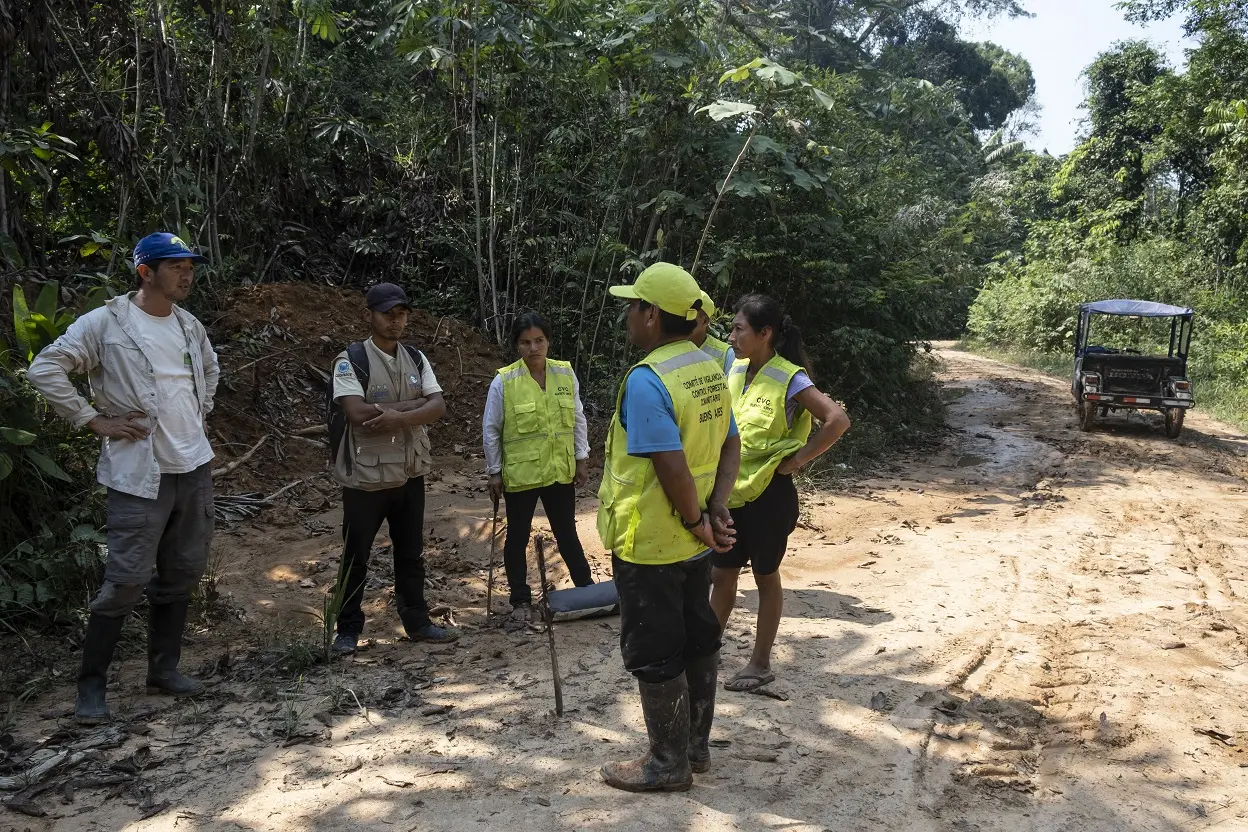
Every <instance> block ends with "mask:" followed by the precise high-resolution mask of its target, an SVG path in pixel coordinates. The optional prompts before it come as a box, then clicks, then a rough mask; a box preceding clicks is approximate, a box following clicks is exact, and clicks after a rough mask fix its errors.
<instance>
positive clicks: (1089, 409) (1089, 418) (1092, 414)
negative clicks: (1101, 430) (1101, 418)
mask: <svg viewBox="0 0 1248 832" xmlns="http://www.w3.org/2000/svg"><path fill="white" fill-rule="evenodd" d="M1095 425H1096V402H1080V403H1079V429H1080V430H1092V428H1093V427H1094V426H1095Z"/></svg>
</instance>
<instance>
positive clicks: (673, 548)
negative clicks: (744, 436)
mask: <svg viewBox="0 0 1248 832" xmlns="http://www.w3.org/2000/svg"><path fill="white" fill-rule="evenodd" d="M642 366H645V367H649V368H650V369H652V370H654V372H655V373H656V374H657V375H658V377H659V380H660V381H662V382H663V386H664V387H666V388H667V392H668V395H670V396H671V397H672V404H673V406H674V407H675V410H676V425H677V427H678V428H679V429H680V442H681V445H682V447H683V450H684V452H685V461H686V462H688V464H689V471H690V472H691V473H692V474H693V482H694V485H695V486H696V487H697V491H698V506H699V507H700V508H702V509H705V508H706V501H707V499H708V498H709V497H710V496H711V491H712V489H713V488H714V486H715V471H716V469H717V468H718V467H719V453H720V450H721V449H722V448H723V445H724V440H725V439H726V438H727V437H728V425H729V418H730V412H731V408H732V403H731V401H730V400H729V398H728V384H727V382H726V381H725V379H724V374H723V372H722V371H721V370H720V369H719V366H718V365H716V363H715V360H714V359H713V358H711V357H710V356H708V355H707V354H706V353H704V352H702V350H700V349H698V348H697V347H695V346H694V345H693V342H692V341H677V342H675V343H671V344H666V345H664V346H662V347H659V348H658V349H656V350H655V351H654V352H652V353H650V354H649V355H647V356H646V357H645V358H644V359H642V360H641V362H640V363H638V364H637V365H636V366H634V367H633V368H632V370H629V372H630V373H632V372H633V370H636V369H637V367H642ZM627 381H628V379H627V376H626V377H625V382H627ZM623 399H624V384H620V392H619V395H618V396H617V397H616V400H615V416H614V417H613V418H612V419H611V431H610V433H609V434H608V435H607V458H606V468H605V470H604V471H603V474H602V487H601V488H600V489H599V490H598V499H599V501H600V502H599V506H598V535H599V536H600V537H601V538H602V543H603V545H604V546H606V547H607V548H608V549H610V550H611V551H612V552H613V553H614V554H615V555H616V557H618V558H620V559H621V560H626V561H629V562H630V563H641V564H650V565H662V564H667V563H678V562H680V561H682V560H688V559H689V558H691V557H693V556H694V555H696V554H698V553H699V552H701V551H703V550H705V549H706V544H705V543H703V542H702V541H700V540H698V539H697V538H696V537H695V536H694V535H693V533H692V532H690V531H688V530H686V529H685V524H684V518H682V517H681V516H680V512H679V511H677V510H676V507H675V506H673V505H672V503H671V501H670V500H669V499H668V498H667V493H666V492H665V491H664V490H663V486H662V484H660V483H659V479H658V477H657V476H656V475H655V473H654V464H653V463H652V462H651V461H650V459H649V458H648V457H637V456H629V454H628V435H627V434H626V433H625V430H624V427H623V426H622V425H621V424H620V403H621V402H622V401H623Z"/></svg>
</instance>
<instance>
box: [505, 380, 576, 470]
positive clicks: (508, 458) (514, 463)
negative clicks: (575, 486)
mask: <svg viewBox="0 0 1248 832" xmlns="http://www.w3.org/2000/svg"><path fill="white" fill-rule="evenodd" d="M498 374H499V376H500V377H501V378H502V380H503V471H502V474H503V487H504V488H506V489H507V490H508V491H527V490H529V489H531V488H544V487H545V486H548V485H554V484H555V483H557V482H558V483H569V482H572V477H573V475H574V474H575V473H576V447H575V442H574V439H573V437H574V435H575V434H574V430H575V428H576V376H575V375H574V374H573V372H572V365H571V364H569V363H568V362H566V361H555V360H553V359H547V360H546V389H545V390H542V388H541V387H539V386H538V384H537V382H536V381H534V380H533V376H532V375H530V374H529V368H528V367H527V366H525V363H524V360H523V359H521V360H520V361H517V362H516V363H515V364H509V365H508V366H506V367H503V368H502V369H501V370H499V371H498Z"/></svg>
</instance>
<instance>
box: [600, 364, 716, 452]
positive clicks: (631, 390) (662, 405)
mask: <svg viewBox="0 0 1248 832" xmlns="http://www.w3.org/2000/svg"><path fill="white" fill-rule="evenodd" d="M620 425H621V426H623V428H624V431H625V433H626V434H627V436H628V455H629V456H649V455H650V454H653V453H660V452H662V451H679V450H681V449H682V448H683V447H684V446H683V445H682V444H681V442H680V427H679V426H678V425H677V424H676V405H675V404H673V403H672V396H671V394H670V393H668V392H667V388H666V387H664V386H663V382H662V380H660V379H659V375H658V373H656V372H655V371H654V370H652V369H650V368H649V367H638V368H637V369H635V370H633V371H632V372H631V373H629V374H628V379H627V380H626V381H625V382H624V400H623V401H621V402H620ZM728 435H729V436H736V435H737V420H736V417H734V416H733V415H732V411H729V413H728Z"/></svg>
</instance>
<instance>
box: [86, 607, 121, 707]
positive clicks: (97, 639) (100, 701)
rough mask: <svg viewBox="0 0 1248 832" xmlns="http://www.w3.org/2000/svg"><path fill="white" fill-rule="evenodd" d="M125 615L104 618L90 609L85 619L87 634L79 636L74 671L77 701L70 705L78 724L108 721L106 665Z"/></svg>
mask: <svg viewBox="0 0 1248 832" xmlns="http://www.w3.org/2000/svg"><path fill="white" fill-rule="evenodd" d="M125 623H126V618H125V616H121V617H120V618H108V617H106V616H103V615H100V614H99V613H91V617H90V618H88V619H87V635H86V638H84V639H83V640H82V668H81V669H80V670H79V671H78V701H77V703H75V705H74V720H75V721H77V722H79V723H80V724H82V725H98V724H100V723H101V722H108V721H109V720H110V719H112V714H110V713H109V712H108V703H107V702H106V701H105V696H104V694H105V689H106V688H107V686H108V666H109V665H110V664H111V663H112V661H113V651H114V650H116V649H117V640H118V639H120V638H121V628H122V626H123V625H124V624H125Z"/></svg>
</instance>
